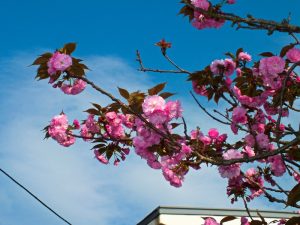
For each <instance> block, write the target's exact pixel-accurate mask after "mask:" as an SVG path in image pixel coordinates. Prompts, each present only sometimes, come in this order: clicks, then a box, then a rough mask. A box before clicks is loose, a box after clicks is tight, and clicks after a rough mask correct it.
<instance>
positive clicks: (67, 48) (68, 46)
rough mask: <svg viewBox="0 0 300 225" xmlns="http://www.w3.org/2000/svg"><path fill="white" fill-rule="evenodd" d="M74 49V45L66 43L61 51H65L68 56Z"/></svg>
mask: <svg viewBox="0 0 300 225" xmlns="http://www.w3.org/2000/svg"><path fill="white" fill-rule="evenodd" d="M75 49H76V43H67V44H65V46H64V47H63V50H65V52H66V54H68V55H70V54H71V53H72V52H74V50H75Z"/></svg>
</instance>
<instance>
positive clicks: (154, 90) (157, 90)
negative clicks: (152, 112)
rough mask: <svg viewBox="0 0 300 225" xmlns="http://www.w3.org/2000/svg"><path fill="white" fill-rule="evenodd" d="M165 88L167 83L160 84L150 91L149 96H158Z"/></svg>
mask: <svg viewBox="0 0 300 225" xmlns="http://www.w3.org/2000/svg"><path fill="white" fill-rule="evenodd" d="M165 86H166V83H161V84H158V85H156V86H154V87H153V88H150V89H148V94H149V95H156V94H158V93H159V92H160V91H162V90H163V89H164V87H165Z"/></svg>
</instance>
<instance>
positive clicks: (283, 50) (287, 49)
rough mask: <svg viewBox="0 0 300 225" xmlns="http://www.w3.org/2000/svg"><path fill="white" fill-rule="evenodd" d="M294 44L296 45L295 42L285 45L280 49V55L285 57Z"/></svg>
mask: <svg viewBox="0 0 300 225" xmlns="http://www.w3.org/2000/svg"><path fill="white" fill-rule="evenodd" d="M294 46H295V44H289V45H286V46H284V47H283V48H282V49H281V51H280V57H284V56H285V54H286V53H287V52H288V51H289V50H290V49H292V48H293V47H294Z"/></svg>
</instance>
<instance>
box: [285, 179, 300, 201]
mask: <svg viewBox="0 0 300 225" xmlns="http://www.w3.org/2000/svg"><path fill="white" fill-rule="evenodd" d="M298 201H300V184H297V185H296V186H295V187H293V189H292V190H291V191H290V193H289V195H288V199H287V203H286V204H287V205H290V206H294V205H295V204H296V202H298Z"/></svg>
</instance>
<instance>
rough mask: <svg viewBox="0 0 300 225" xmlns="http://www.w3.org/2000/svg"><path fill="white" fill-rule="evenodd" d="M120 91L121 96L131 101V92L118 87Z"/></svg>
mask: <svg viewBox="0 0 300 225" xmlns="http://www.w3.org/2000/svg"><path fill="white" fill-rule="evenodd" d="M118 89H119V92H120V95H121V96H122V97H123V98H125V99H129V96H130V94H129V92H128V91H127V90H126V89H123V88H120V87H118Z"/></svg>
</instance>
